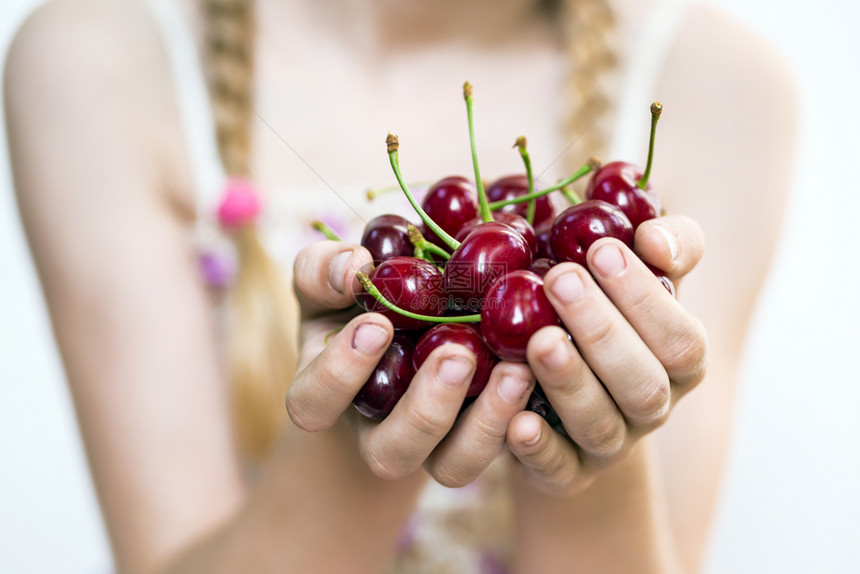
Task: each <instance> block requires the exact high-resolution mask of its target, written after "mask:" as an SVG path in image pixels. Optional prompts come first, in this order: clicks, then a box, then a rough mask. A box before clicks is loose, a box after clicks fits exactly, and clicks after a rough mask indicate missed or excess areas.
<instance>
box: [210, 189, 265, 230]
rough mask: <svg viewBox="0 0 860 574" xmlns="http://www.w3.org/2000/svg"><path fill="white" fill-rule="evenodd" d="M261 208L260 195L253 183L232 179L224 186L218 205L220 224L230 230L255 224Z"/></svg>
mask: <svg viewBox="0 0 860 574" xmlns="http://www.w3.org/2000/svg"><path fill="white" fill-rule="evenodd" d="M260 207H261V201H260V194H259V193H258V192H257V188H256V187H254V185H253V184H252V183H251V182H249V181H245V180H242V179H231V180H230V181H228V182H227V184H226V185H225V186H224V194H223V196H222V197H221V203H219V204H218V222H219V223H220V224H221V227H223V228H224V229H228V230H232V229H236V228H238V227H241V226H242V225H245V224H248V223H253V222H254V220H255V219H256V218H257V215H258V214H259V213H260Z"/></svg>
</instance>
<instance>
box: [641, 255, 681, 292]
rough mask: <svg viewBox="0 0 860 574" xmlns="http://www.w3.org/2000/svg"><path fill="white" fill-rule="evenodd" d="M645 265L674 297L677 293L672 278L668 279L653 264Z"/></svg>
mask: <svg viewBox="0 0 860 574" xmlns="http://www.w3.org/2000/svg"><path fill="white" fill-rule="evenodd" d="M645 265H646V266H647V267H648V269H650V270H651V273H653V274H654V276H655V277H656V278H657V280H658V281H659V282H660V284H661V285H663V287H665V288H666V291H668V292H669V294H670V295H671V296H672V297H676V296H677V294H676V293H675V284H674V283H672V280H671V279H669V278H668V277H667V276H666V274H665V273H663V272H662V271H660V270H659V269H657V268H656V267H654V266H653V265H649V264H648V263H646V264H645Z"/></svg>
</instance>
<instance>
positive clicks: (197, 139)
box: [147, 0, 227, 216]
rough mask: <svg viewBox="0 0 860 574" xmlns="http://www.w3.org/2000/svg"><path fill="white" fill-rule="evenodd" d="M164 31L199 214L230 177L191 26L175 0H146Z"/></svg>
mask: <svg viewBox="0 0 860 574" xmlns="http://www.w3.org/2000/svg"><path fill="white" fill-rule="evenodd" d="M147 4H148V6H149V8H150V11H151V13H152V17H153V21H154V22H155V24H156V26H158V28H159V29H160V30H161V36H162V39H163V42H164V49H165V51H166V53H167V58H168V60H169V62H170V72H171V76H172V78H173V85H174V89H175V92H176V100H177V105H178V106H179V118H180V122H181V124H182V131H183V133H184V135H185V138H186V142H187V146H186V147H187V149H188V156H189V158H190V159H191V166H190V169H191V176H192V178H193V180H192V183H193V185H194V190H195V196H196V199H197V201H196V204H197V213H198V215H200V216H202V215H204V214H209V213H210V212H211V210H212V209H214V207H215V205H216V203H217V202H218V200H219V199H220V193H221V191H222V189H223V187H224V183H225V182H226V180H227V176H226V174H225V172H224V167H223V164H222V163H221V158H220V156H219V154H218V147H217V143H216V141H217V140H216V137H215V124H214V122H213V121H212V118H213V115H212V105H211V102H210V101H209V94H208V91H207V87H206V80H205V78H204V76H203V67H202V63H201V60H200V57H199V54H198V52H197V47H196V45H195V43H194V37H193V35H192V33H191V30H190V26H189V25H188V22H187V21H186V20H185V18H184V16H183V14H182V13H181V12H180V8H179V6H178V5H177V3H176V0H147Z"/></svg>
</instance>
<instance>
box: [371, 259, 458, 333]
mask: <svg viewBox="0 0 860 574" xmlns="http://www.w3.org/2000/svg"><path fill="white" fill-rule="evenodd" d="M370 281H371V282H372V283H373V284H374V285H375V286H376V288H377V289H379V291H380V293H382V296H383V297H385V298H386V299H387V300H388V301H390V302H391V303H393V304H395V305H397V306H398V307H400V308H401V309H405V310H406V311H410V312H412V313H417V314H419V315H432V316H435V317H441V316H442V315H443V314H444V313H445V311H446V310H447V308H448V303H447V296H446V295H445V291H444V289H443V282H442V273H441V272H440V271H439V269H438V268H437V267H436V266H435V265H433V264H432V263H428V262H426V261H422V260H420V259H416V258H414V257H394V258H392V259H389V260H387V261H383V262H382V263H381V264H380V265H379V267H377V268H376V269H374V270H373V271H372V272H371V273H370ZM359 297H360V301H361V303H362V305H363V306H364V308H365V309H366V310H368V311H373V312H377V313H382V314H383V315H385V316H386V317H388V318H389V319H390V320H391V324H392V325H394V328H395V329H420V328H422V327H428V326H429V325H428V323H426V322H425V321H421V320H418V319H412V318H410V317H404V316H403V315H400V314H399V313H395V312H394V311H391V310H390V309H388V308H386V307H385V306H384V305H382V303H380V302H379V301H377V300H376V299H374V298H373V296H371V295H370V294H368V293H367V292H364V293H362V294H361V295H360V296H359Z"/></svg>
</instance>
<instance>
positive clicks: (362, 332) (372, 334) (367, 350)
mask: <svg viewBox="0 0 860 574" xmlns="http://www.w3.org/2000/svg"><path fill="white" fill-rule="evenodd" d="M387 342H388V332H387V331H386V330H385V329H383V328H382V327H380V326H379V325H372V324H370V323H365V324H364V325H359V326H358V329H356V330H355V333H353V335H352V348H353V349H355V350H356V351H358V352H359V353H364V354H365V355H375V354H377V353H379V351H381V350H382V348H383V347H384V346H385V344H386V343H387Z"/></svg>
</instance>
